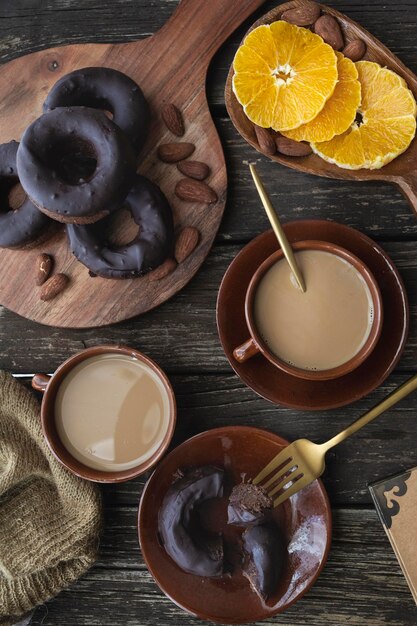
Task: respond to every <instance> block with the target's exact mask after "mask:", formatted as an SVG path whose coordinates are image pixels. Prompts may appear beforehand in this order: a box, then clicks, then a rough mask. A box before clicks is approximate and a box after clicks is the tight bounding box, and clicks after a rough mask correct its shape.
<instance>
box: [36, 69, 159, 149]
mask: <svg viewBox="0 0 417 626" xmlns="http://www.w3.org/2000/svg"><path fill="white" fill-rule="evenodd" d="M68 106H71V107H72V106H86V107H92V108H93V109H104V110H106V111H110V112H111V113H112V114H113V122H114V123H115V124H117V126H119V128H121V129H122V130H123V132H124V133H125V134H126V135H127V137H128V138H129V140H130V141H131V143H132V145H133V147H134V149H135V150H136V151H139V150H140V149H141V148H142V146H143V144H144V143H145V139H146V134H147V131H148V128H149V121H150V112H149V106H148V103H147V101H146V99H145V96H144V95H143V92H142V90H141V89H140V87H139V86H138V85H137V84H136V83H135V82H134V81H133V80H132V79H131V78H129V77H128V76H126V74H122V72H118V71H117V70H113V69H111V68H109V67H84V68H83V69H80V70H75V71H74V72H71V73H70V74H67V75H66V76H63V77H62V78H60V79H59V80H58V82H56V83H55V85H54V86H53V87H52V89H51V91H50V92H49V94H48V97H47V98H46V100H45V103H44V105H43V109H44V111H45V112H47V111H51V110H52V109H56V108H57V107H68Z"/></svg>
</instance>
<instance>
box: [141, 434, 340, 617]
mask: <svg viewBox="0 0 417 626" xmlns="http://www.w3.org/2000/svg"><path fill="white" fill-rule="evenodd" d="M287 445H288V442H287V441H285V440H284V439H282V438H281V437H279V436H278V435H276V434H274V433H270V432H268V431H264V430H261V429H258V428H250V427H246V426H229V427H224V428H213V429H211V430H209V431H206V432H204V433H201V434H199V435H196V436H194V437H192V438H191V439H188V440H187V441H185V442H184V443H182V444H180V445H179V446H177V447H176V448H174V449H173V450H172V451H171V452H170V453H169V454H168V455H167V456H166V457H165V458H164V459H162V461H161V462H160V464H159V465H158V467H157V468H156V470H155V472H154V473H153V475H152V476H151V478H150V479H149V481H148V482H147V484H146V486H145V488H144V491H143V494H142V498H141V503H140V509H139V519H138V531H139V539H140V546H141V551H142V555H143V558H144V561H145V563H146V565H147V567H148V569H149V571H150V572H151V574H152V576H153V577H154V580H155V581H156V583H157V584H158V585H159V587H160V588H161V589H162V591H164V593H165V594H167V596H168V597H169V598H171V599H172V600H173V601H174V602H175V603H176V604H177V606H180V607H182V608H183V609H184V610H185V611H187V612H189V613H190V614H192V615H193V616H197V617H199V618H200V619H203V620H208V621H211V622H218V623H221V624H247V623H256V622H259V621H260V620H262V619H266V620H270V621H269V622H268V623H272V621H271V618H272V617H273V616H274V615H277V614H278V613H281V612H282V611H285V610H286V609H287V608H288V607H289V606H290V605H292V604H293V603H294V602H296V601H297V600H298V599H299V598H301V596H302V595H303V594H304V593H305V592H306V591H307V590H308V589H310V588H311V586H312V585H313V583H314V582H315V581H316V579H317V577H318V575H319V574H320V572H321V570H322V568H323V566H324V563H325V561H326V558H327V554H328V551H329V547H330V539H331V513H330V506H329V502H328V499H327V497H326V494H325V491H324V488H323V486H322V484H321V483H320V481H315V482H314V483H312V484H311V485H309V486H308V487H306V488H305V489H303V490H302V491H300V492H299V493H297V494H296V495H295V496H293V497H291V498H289V499H288V500H287V501H286V502H284V504H283V505H282V506H280V507H277V508H274V509H272V510H271V511H269V509H268V505H267V502H266V501H265V500H264V494H263V495H262V497H260V494H259V492H257V493H255V491H254V490H253V488H252V487H248V484H250V483H248V484H246V483H245V486H243V485H242V476H246V477H248V478H247V479H245V480H248V479H249V478H250V477H254V476H256V475H257V474H258V473H259V470H260V468H262V467H264V466H265V465H266V464H267V463H268V462H269V461H270V460H271V458H272V457H274V456H275V455H276V454H278V453H279V452H280V451H281V450H282V449H283V448H284V447H285V446H287ZM179 472H180V473H179ZM207 484H209V485H210V488H209V489H207ZM213 485H215V487H213ZM233 487H235V489H233ZM232 491H233V496H232V498H231V501H229V496H230V495H231V492H232ZM216 493H217V494H218V495H216ZM242 504H244V505H245V506H244V507H243V508H244V509H246V511H245V512H244V513H242V510H241V508H242ZM229 505H230V506H233V509H234V512H233V516H235V515H237V516H238V517H240V518H241V516H242V515H243V518H244V519H245V520H246V519H247V517H246V516H247V511H249V512H251V514H252V516H251V521H250V522H248V523H246V522H245V523H242V522H239V523H238V524H235V523H232V524H231V523H228V519H229V515H230V513H231V511H230V510H229V511H228V508H229ZM263 514H266V515H265V517H263ZM254 518H255V519H254ZM213 542H214V544H213ZM213 545H214V546H216V545H217V547H219V546H220V550H218V551H217V552H216V551H214V552H213V549H212V548H213ZM221 549H223V550H221ZM200 557H201V558H200ZM202 564H203V565H204V567H201V565H202ZM207 572H208V574H207ZM196 574H197V575H196Z"/></svg>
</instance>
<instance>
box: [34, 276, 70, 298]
mask: <svg viewBox="0 0 417 626" xmlns="http://www.w3.org/2000/svg"><path fill="white" fill-rule="evenodd" d="M68 283H69V278H68V276H66V275H65V274H55V275H54V276H51V278H48V280H47V281H46V283H44V284H43V285H42V289H41V293H40V299H41V300H43V301H44V302H48V300H52V299H53V298H56V296H58V295H59V294H60V293H61V292H62V291H64V289H66V287H67V286H68Z"/></svg>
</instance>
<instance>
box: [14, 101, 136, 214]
mask: <svg viewBox="0 0 417 626" xmlns="http://www.w3.org/2000/svg"><path fill="white" fill-rule="evenodd" d="M77 153H78V155H79V154H81V156H82V158H84V160H85V161H88V159H89V160H90V161H92V163H93V164H94V165H93V171H92V173H91V172H88V174H87V175H86V176H81V177H79V178H78V179H77V180H74V179H73V178H71V176H70V175H69V174H68V171H66V168H68V164H69V166H70V169H71V162H72V160H71V158H70V156H71V154H73V155H74V157H76V156H77ZM65 159H66V160H67V161H68V163H67V166H66V167H64V161H65ZM135 169H136V163H135V156H134V154H133V150H132V148H131V145H130V143H129V141H128V140H127V139H126V136H125V134H124V133H123V132H122V131H121V130H120V128H119V127H118V126H116V124H114V123H113V122H112V121H111V120H109V119H108V118H107V117H106V115H105V114H104V113H103V112H102V111H98V110H96V109H89V108H87V107H74V108H59V109H54V110H53V111H51V112H50V113H45V114H44V115H42V116H41V117H40V118H38V119H37V120H35V121H34V122H33V123H32V124H31V125H30V126H28V128H27V129H26V130H25V132H24V134H23V137H22V139H21V142H20V145H19V149H18V151H17V171H18V174H19V178H20V182H21V185H22V187H23V189H24V190H25V191H26V193H27V195H28V196H29V198H30V199H31V200H32V202H33V203H34V204H36V206H37V207H38V208H39V209H40V210H41V211H43V212H44V213H46V214H47V215H48V216H49V217H52V218H53V219H55V220H58V221H59V222H67V223H78V224H89V223H92V222H95V221H97V220H98V219H101V218H102V217H104V216H105V215H107V214H109V213H111V212H112V211H114V210H116V209H118V208H120V206H121V205H122V204H123V201H124V199H125V198H126V196H127V194H128V192H129V189H130V187H131V185H132V182H133V180H134V176H135ZM70 174H71V172H70Z"/></svg>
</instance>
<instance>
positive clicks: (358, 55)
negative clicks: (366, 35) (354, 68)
mask: <svg viewBox="0 0 417 626" xmlns="http://www.w3.org/2000/svg"><path fill="white" fill-rule="evenodd" d="M342 52H343V54H344V55H345V57H347V58H348V59H350V60H351V61H353V62H356V61H360V60H361V59H363V57H364V56H365V54H366V43H365V42H364V41H362V39H354V40H353V41H351V42H350V43H348V44H347V46H345V47H344V48H343V50H342Z"/></svg>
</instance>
